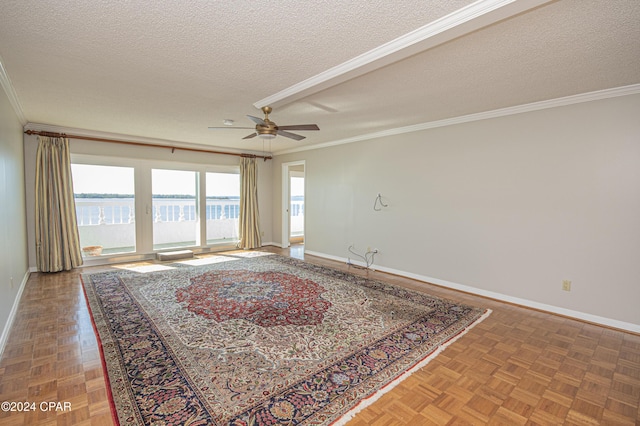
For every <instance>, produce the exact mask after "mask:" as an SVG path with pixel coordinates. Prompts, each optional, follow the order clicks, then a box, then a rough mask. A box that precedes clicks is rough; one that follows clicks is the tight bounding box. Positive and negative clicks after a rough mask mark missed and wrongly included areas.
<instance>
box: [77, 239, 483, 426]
mask: <svg viewBox="0 0 640 426" xmlns="http://www.w3.org/2000/svg"><path fill="white" fill-rule="evenodd" d="M242 254H243V253H240V254H239V255H238V256H233V255H229V256H212V257H209V258H202V259H196V260H191V261H187V262H183V263H172V264H162V265H156V266H157V267H159V268H161V269H163V270H161V271H147V270H145V269H144V268H139V269H138V270H135V268H134V269H133V270H127V269H120V270H111V271H108V272H103V273H95V274H85V275H83V276H82V280H83V284H84V287H85V293H86V296H87V300H88V301H89V306H90V310H91V313H92V317H93V321H94V324H95V328H96V331H97V332H98V337H99V341H100V344H101V350H102V353H103V356H104V364H105V367H106V371H107V373H106V377H107V381H108V385H109V386H110V390H111V394H112V400H113V405H114V407H115V412H116V413H117V420H118V421H119V423H120V424H123V425H138V424H162V425H272V424H305V425H327V424H332V423H334V422H336V423H341V422H345V421H346V420H348V419H349V418H350V416H352V415H353V413H354V412H356V411H357V410H359V409H360V408H362V407H363V406H365V405H367V404H368V403H370V402H371V401H373V400H375V398H376V397H377V396H378V395H379V394H381V393H383V392H384V391H385V390H388V389H389V388H390V387H392V386H393V385H394V384H395V383H396V382H398V381H399V380H401V379H402V378H404V377H406V376H407V375H408V374H410V372H411V371H412V370H415V369H417V368H419V367H420V366H422V365H424V364H425V363H426V362H427V361H428V359H429V358H430V357H432V356H435V354H436V353H437V352H438V351H440V350H442V348H443V347H444V345H445V344H446V343H447V342H451V341H452V339H454V338H455V337H456V336H458V335H460V334H461V333H463V332H464V331H465V330H466V329H468V328H469V327H470V326H472V325H473V324H474V323H476V322H478V321H479V320H481V319H482V318H483V317H484V316H486V315H488V311H485V310H483V309H478V308H475V307H471V306H465V305H460V304H457V303H454V302H451V301H448V300H443V299H440V298H436V297H432V296H429V295H426V294H424V293H419V292H415V291H410V290H407V289H403V288H400V287H396V286H393V285H390V284H386V283H383V282H380V281H374V280H371V279H367V278H365V277H362V276H356V275H352V274H348V273H344V272H340V271H337V270H333V269H330V268H327V267H323V266H317V265H313V264H310V263H305V262H302V261H299V260H296V259H292V258H287V257H282V256H279V255H267V254H265V253H259V252H258V253H256V252H247V255H245V256H243V255H242ZM260 254H264V255H260ZM205 263H208V264H205ZM194 264H195V265H194Z"/></svg>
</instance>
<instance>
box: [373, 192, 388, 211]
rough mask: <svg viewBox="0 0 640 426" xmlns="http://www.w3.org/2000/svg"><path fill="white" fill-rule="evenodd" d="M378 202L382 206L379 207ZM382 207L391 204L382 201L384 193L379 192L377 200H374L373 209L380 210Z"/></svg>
mask: <svg viewBox="0 0 640 426" xmlns="http://www.w3.org/2000/svg"><path fill="white" fill-rule="evenodd" d="M378 204H379V205H380V206H381V207H378ZM382 207H389V205H388V204H385V203H383V202H382V194H380V193H378V196H377V197H376V201H374V202H373V210H375V211H377V212H379V211H380V210H382Z"/></svg>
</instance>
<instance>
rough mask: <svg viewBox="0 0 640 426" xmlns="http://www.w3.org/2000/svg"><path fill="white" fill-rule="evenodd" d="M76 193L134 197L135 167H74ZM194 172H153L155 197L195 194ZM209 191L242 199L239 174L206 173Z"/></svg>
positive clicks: (74, 188) (78, 165)
mask: <svg viewBox="0 0 640 426" xmlns="http://www.w3.org/2000/svg"><path fill="white" fill-rule="evenodd" d="M71 173H72V174H73V192H74V193H76V194H82V193H96V194H133V193H134V178H133V167H115V166H95V165H86V164H72V165H71ZM195 175H196V173H195V172H189V171H182V170H160V169H154V170H153V171H152V182H153V183H152V192H153V193H154V194H162V195H165V194H188V195H195ZM207 188H208V190H207V192H208V193H210V192H211V190H209V189H211V188H215V192H216V195H221V196H234V195H235V196H239V195H240V184H239V178H238V175H237V174H232V173H207Z"/></svg>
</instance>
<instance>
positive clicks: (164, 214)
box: [151, 169, 199, 250]
mask: <svg viewBox="0 0 640 426" xmlns="http://www.w3.org/2000/svg"><path fill="white" fill-rule="evenodd" d="M151 182H152V206H153V213H152V214H153V249H154V250H160V249H165V248H171V247H189V246H195V245H197V243H198V242H199V241H198V240H199V238H198V233H199V227H198V206H197V203H196V193H197V187H198V185H197V184H198V173H196V172H194V171H185V170H163V169H153V170H152V171H151Z"/></svg>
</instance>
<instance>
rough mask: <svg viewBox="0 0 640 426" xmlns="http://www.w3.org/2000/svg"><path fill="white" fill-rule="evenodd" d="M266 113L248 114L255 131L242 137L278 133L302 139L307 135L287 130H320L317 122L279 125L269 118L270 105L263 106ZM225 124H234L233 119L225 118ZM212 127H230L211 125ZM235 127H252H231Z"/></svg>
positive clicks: (261, 136) (247, 137)
mask: <svg viewBox="0 0 640 426" xmlns="http://www.w3.org/2000/svg"><path fill="white" fill-rule="evenodd" d="M261 109H262V112H263V113H264V118H259V117H254V116H252V115H247V118H248V119H249V120H251V121H253V122H254V123H256V126H255V132H253V133H251V134H249V135H247V136H245V137H244V138H242V139H251V138H254V137H256V136H258V137H259V138H260V139H274V138H275V137H276V136H277V135H280V136H284V137H285V138H290V139H294V140H297V141H300V140H302V139H304V138H305V137H304V136H302V135H298V134H296V133H291V132H288V131H287V130H320V128H319V127H318V125H317V124H292V125H289V126H278V125H277V124H276V123H274V122H273V121H271V120H269V114H270V113H271V111H272V109H271V107H269V106H264V107H262V108H261ZM224 124H226V125H227V126H229V125H232V124H233V120H230V119H226V120H224ZM209 128H210V129H229V128H230V127H209ZM231 128H233V129H250V127H231Z"/></svg>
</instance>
